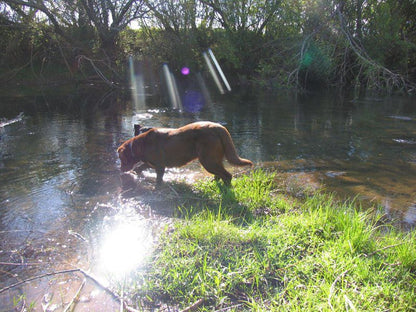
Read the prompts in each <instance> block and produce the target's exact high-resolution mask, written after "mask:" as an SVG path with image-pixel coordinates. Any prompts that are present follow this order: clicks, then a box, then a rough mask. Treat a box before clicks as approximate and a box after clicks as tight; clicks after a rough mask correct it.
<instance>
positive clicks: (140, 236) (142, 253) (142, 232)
mask: <svg viewBox="0 0 416 312" xmlns="http://www.w3.org/2000/svg"><path fill="white" fill-rule="evenodd" d="M125 221H126V220H125ZM151 249H152V233H151V230H150V229H149V228H148V226H147V224H146V221H145V220H140V222H134V223H124V222H123V223H120V224H118V225H116V226H115V227H114V228H113V229H111V230H110V232H109V233H107V235H105V237H104V239H103V243H102V245H101V254H100V263H101V266H102V268H103V270H104V271H105V272H107V273H109V274H112V275H116V276H117V275H122V274H127V273H129V272H130V271H132V270H133V269H135V268H136V267H138V266H140V265H141V264H143V262H144V260H145V258H146V256H148V255H149V254H150V253H151Z"/></svg>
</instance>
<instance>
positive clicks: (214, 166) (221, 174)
mask: <svg viewBox="0 0 416 312" xmlns="http://www.w3.org/2000/svg"><path fill="white" fill-rule="evenodd" d="M199 162H200V163H201V165H202V166H203V167H204V168H205V170H206V171H208V172H209V173H212V174H213V175H214V176H215V179H216V180H218V179H221V180H223V181H224V184H225V185H227V186H230V185H231V179H232V175H231V173H229V172H228V171H227V170H225V168H224V166H223V164H222V162H219V163H216V162H212V160H210V159H209V160H204V158H202V157H201V158H199Z"/></svg>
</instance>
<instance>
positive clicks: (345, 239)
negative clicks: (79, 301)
mask: <svg viewBox="0 0 416 312" xmlns="http://www.w3.org/2000/svg"><path fill="white" fill-rule="evenodd" d="M276 181H277V176H276V174H274V173H269V172H266V171H263V170H256V171H254V172H252V173H251V174H250V175H248V176H242V177H239V178H236V179H234V180H233V187H232V188H230V189H227V188H224V187H223V186H222V184H220V183H216V182H212V181H202V182H199V183H197V184H196V185H195V187H194V190H193V194H192V196H193V197H195V196H197V197H198V198H200V201H199V204H196V205H193V206H183V207H180V208H179V209H178V217H179V219H178V222H177V224H176V226H175V228H176V230H175V231H174V232H173V233H168V232H166V233H165V234H164V237H163V238H162V239H161V240H160V246H159V249H158V251H157V253H156V254H155V257H154V259H153V262H152V263H150V269H149V272H148V273H147V276H146V278H145V280H146V282H145V283H144V285H143V286H142V288H140V289H138V290H137V293H138V296H140V297H142V298H150V299H151V301H152V302H164V303H168V304H170V305H172V306H175V307H180V308H185V307H189V306H191V305H192V304H194V303H195V302H198V303H201V304H200V305H199V306H198V310H199V311H212V310H220V309H226V310H227V311H241V310H256V311H270V310H276V311H299V310H307V311H315V310H327V311H329V310H335V311H340V310H353V311H354V310H355V311H366V310H371V311H377V310H391V311H404V310H406V311H408V310H409V311H411V310H412V309H413V310H414V309H416V304H415V300H414V298H415V289H416V237H415V236H416V234H415V231H411V232H409V233H403V232H400V231H398V230H395V229H394V228H393V227H389V226H388V225H384V226H383V227H380V226H377V224H378V220H377V217H376V216H373V215H372V214H371V213H369V212H366V211H364V210H363V209H362V208H361V207H359V206H358V205H357V204H356V203H355V202H354V201H351V202H348V203H347V202H344V203H342V202H337V201H336V200H335V199H334V197H333V196H331V195H328V194H322V193H320V192H315V193H314V194H310V195H308V196H306V197H305V198H303V199H302V200H300V199H299V198H293V197H291V196H289V195H288V194H287V193H279V192H276V191H275V189H276V185H277V184H276Z"/></svg>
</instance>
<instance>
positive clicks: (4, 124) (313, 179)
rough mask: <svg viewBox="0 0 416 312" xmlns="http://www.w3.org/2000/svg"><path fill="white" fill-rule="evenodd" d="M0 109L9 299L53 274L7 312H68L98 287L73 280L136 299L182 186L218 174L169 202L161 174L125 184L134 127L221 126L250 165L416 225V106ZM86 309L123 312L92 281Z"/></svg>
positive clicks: (71, 104)
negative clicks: (125, 157) (158, 179)
mask: <svg viewBox="0 0 416 312" xmlns="http://www.w3.org/2000/svg"><path fill="white" fill-rule="evenodd" d="M0 101H1V102H2V103H1V105H2V106H1V109H0V118H2V119H1V120H2V121H1V124H0V136H1V139H0V150H1V158H0V205H1V210H0V288H3V287H6V286H9V285H12V284H13V283H16V282H19V281H24V280H25V279H27V278H29V277H33V276H38V275H42V274H45V273H54V274H53V275H51V276H47V277H42V278H38V279H35V280H34V281H32V282H30V283H26V284H23V285H20V286H18V287H14V288H12V289H11V290H7V291H4V292H1V293H0V302H1V303H2V306H4V308H1V309H0V311H9V310H12V309H13V306H14V305H15V306H18V307H19V306H22V305H23V304H26V306H28V305H29V303H30V302H36V303H37V307H38V308H39V309H41V308H44V307H49V309H50V310H52V311H54V310H55V311H61V310H64V309H65V307H66V306H68V305H69V303H70V301H71V299H73V298H74V297H75V295H76V293H77V290H78V289H80V286H81V285H82V281H83V280H84V279H85V276H84V275H83V274H82V273H79V272H70V273H63V272H62V273H61V272H60V271H62V270H68V269H74V268H82V269H83V270H85V271H88V272H89V273H90V274H91V275H93V276H94V277H95V278H96V279H97V280H98V281H100V283H102V285H105V286H109V287H110V288H114V287H118V288H120V287H121V288H123V289H124V287H125V289H126V291H128V286H127V285H131V284H132V283H133V281H132V280H131V277H129V274H128V273H129V272H130V271H131V270H133V269H139V271H140V269H145V267H144V263H145V260H146V257H147V256H149V255H150V254H151V252H152V248H153V246H154V241H155V240H157V238H158V235H157V234H158V232H159V230H160V228H162V227H163V228H165V227H170V226H171V225H170V224H171V217H172V214H173V211H174V209H175V208H176V206H177V205H179V204H181V198H180V194H178V193H177V192H176V191H175V189H174V188H173V187H172V186H171V185H170V183H169V181H172V180H177V181H178V180H179V181H191V182H192V181H193V180H195V179H199V178H201V177H205V176H209V175H208V174H207V173H206V172H204V171H203V170H202V169H201V167H200V166H199V165H198V164H197V163H192V164H190V165H189V166H187V167H183V168H181V169H174V170H169V171H168V172H167V173H166V175H165V178H164V180H165V181H167V183H165V186H164V187H163V188H162V189H161V190H158V191H155V190H154V189H153V184H154V181H155V174H154V172H153V171H146V172H145V174H144V176H141V177H132V176H128V175H124V176H120V172H119V169H118V168H119V160H118V157H117V153H116V149H117V147H118V146H119V145H120V143H121V142H122V141H123V140H125V139H127V138H129V137H131V136H132V134H133V124H134V123H140V124H142V125H145V126H164V127H179V126H182V125H184V124H186V123H189V122H193V121H196V120H212V121H216V122H219V123H221V124H223V125H225V126H226V127H227V128H228V129H229V131H230V133H231V134H232V137H233V140H234V143H235V145H236V147H237V150H238V152H239V154H240V155H241V156H242V157H244V158H249V159H251V160H252V161H253V162H255V163H257V164H259V165H262V166H270V167H273V168H275V169H276V170H278V171H280V172H283V173H285V174H287V175H288V176H289V177H291V178H293V179H299V180H304V181H307V183H311V184H317V185H319V186H323V187H325V188H327V189H328V190H330V191H336V192H337V193H338V194H340V195H341V196H344V195H346V196H358V198H360V199H363V200H366V201H368V202H370V203H373V204H378V205H380V206H381V207H382V209H384V211H385V212H386V213H387V214H388V216H390V217H391V218H392V219H397V220H399V221H401V222H402V224H404V225H407V226H412V225H414V224H415V222H416V187H415V185H416V144H415V142H416V103H415V99H414V98H405V97H391V98H383V99H374V98H371V99H370V98H369V99H365V98H364V99H361V100H360V101H352V100H351V98H349V97H348V96H345V97H339V96H334V95H331V94H320V95H307V96H295V95H293V94H287V93H273V94H261V93H260V92H256V91H255V90H245V91H239V92H233V93H231V94H228V95H226V96H213V101H212V102H211V103H209V105H208V103H205V104H206V105H205V106H204V107H202V110H199V111H195V110H192V111H193V112H192V113H190V112H183V113H180V112H177V111H172V110H170V109H169V108H168V107H166V106H165V105H163V104H159V102H157V101H153V102H151V101H149V102H148V103H147V104H146V105H143V104H142V105H141V106H140V107H134V104H132V101H130V100H129V99H128V98H123V97H121V96H118V95H114V94H110V95H106V96H105V97H104V96H103V98H101V99H100V97H99V96H97V94H96V93H93V92H91V93H90V94H88V95H84V94H80V95H78V96H77V95H71V96H69V95H65V94H64V95H60V96H51V97H46V98H45V97H3V98H1V99H0ZM136 105H137V103H136ZM49 107H59V108H54V109H50V108H49ZM80 107H82V108H80ZM199 108H201V107H199ZM21 112H23V114H20V113H21ZM55 273H56V274H55ZM134 281H135V282H140V280H138V279H135V280H134ZM120 285H121V286H120ZM13 298H15V299H14V300H15V301H16V300H17V299H16V298H21V300H20V301H19V302H15V303H13ZM78 299H79V303H78V305H77V309H78V310H79V311H82V310H83V309H93V310H94V309H95V310H97V309H98V310H99V309H100V308H102V307H105V309H110V310H116V309H118V308H119V303H118V302H117V301H116V300H114V299H112V298H111V296H109V295H108V294H107V293H106V292H105V291H104V289H103V288H102V287H98V286H97V285H96V284H94V282H93V281H92V280H91V279H89V278H87V279H86V285H85V286H83V287H82V291H81V292H80V295H79V296H78Z"/></svg>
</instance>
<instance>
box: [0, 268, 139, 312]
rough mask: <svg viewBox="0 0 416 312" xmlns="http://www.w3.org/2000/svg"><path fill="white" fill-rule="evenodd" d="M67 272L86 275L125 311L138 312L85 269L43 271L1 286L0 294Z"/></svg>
mask: <svg viewBox="0 0 416 312" xmlns="http://www.w3.org/2000/svg"><path fill="white" fill-rule="evenodd" d="M68 273H81V274H82V275H84V277H86V278H88V279H90V280H91V281H93V282H94V283H95V284H96V285H97V286H98V287H100V288H101V289H103V290H104V291H105V292H106V293H107V294H109V295H110V296H111V297H112V298H113V299H114V300H116V301H117V302H119V303H122V304H123V307H124V309H125V310H127V311H129V312H139V311H138V310H136V309H134V308H132V307H130V306H128V305H127V304H126V303H125V301H124V300H123V299H122V298H121V297H120V296H118V295H117V294H116V293H114V292H113V291H112V290H111V289H109V288H108V287H106V286H104V285H103V284H101V283H100V282H99V281H98V280H97V279H96V278H95V277H93V276H92V275H90V274H89V273H87V272H86V271H84V270H83V269H79V268H78V269H69V270H62V271H55V272H49V273H45V274H41V275H37V276H34V277H31V278H28V279H25V280H23V281H20V282H17V283H14V284H12V285H9V286H6V287H3V288H1V289H0V294H1V293H3V292H5V291H7V290H10V289H13V288H15V287H18V286H20V285H23V284H26V283H29V282H32V281H34V280H37V279H41V278H44V277H48V276H55V275H60V274H68Z"/></svg>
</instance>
